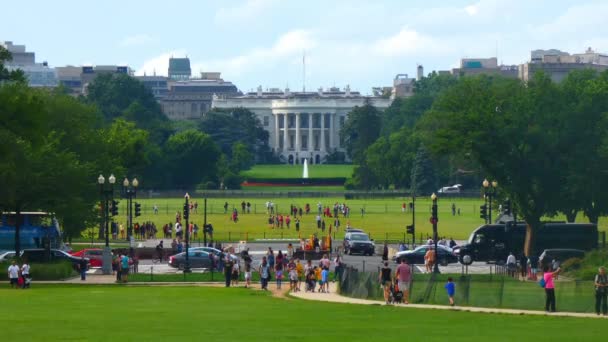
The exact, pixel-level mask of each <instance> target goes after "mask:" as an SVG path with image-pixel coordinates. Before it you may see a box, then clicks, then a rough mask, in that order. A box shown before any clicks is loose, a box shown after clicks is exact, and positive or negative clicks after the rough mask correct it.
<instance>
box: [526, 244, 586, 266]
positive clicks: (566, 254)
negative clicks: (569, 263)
mask: <svg viewBox="0 0 608 342" xmlns="http://www.w3.org/2000/svg"><path fill="white" fill-rule="evenodd" d="M584 257H585V251H583V250H580V249H569V248H554V249H545V250H544V251H543V253H542V254H541V255H540V257H539V258H538V264H539V266H540V269H541V270H542V269H544V268H545V267H547V266H548V267H551V263H552V262H553V259H555V260H557V261H558V262H559V263H560V264H561V263H563V262H564V261H566V260H568V259H571V258H579V259H582V258H584Z"/></svg>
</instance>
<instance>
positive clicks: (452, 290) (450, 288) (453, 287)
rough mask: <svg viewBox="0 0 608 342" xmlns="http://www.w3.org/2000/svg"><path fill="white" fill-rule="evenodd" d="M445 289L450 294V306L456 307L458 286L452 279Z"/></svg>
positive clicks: (449, 279) (450, 278)
mask: <svg viewBox="0 0 608 342" xmlns="http://www.w3.org/2000/svg"><path fill="white" fill-rule="evenodd" d="M445 289H446V291H447V292H448V297H449V298H450V305H451V306H454V293H456V284H454V281H453V279H452V277H449V278H448V282H447V283H446V284H445Z"/></svg>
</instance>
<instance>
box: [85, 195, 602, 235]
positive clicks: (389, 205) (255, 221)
mask: <svg viewBox="0 0 608 342" xmlns="http://www.w3.org/2000/svg"><path fill="white" fill-rule="evenodd" d="M192 200H193V201H197V202H198V204H199V208H198V211H197V212H196V213H192V214H191V221H192V222H195V223H197V224H198V225H199V226H202V223H203V199H202V198H200V197H198V198H197V197H193V198H192ZM268 200H272V201H273V202H274V203H275V204H276V208H277V210H278V211H279V212H281V213H286V212H287V211H289V206H290V205H291V204H293V205H296V206H301V207H304V205H305V204H306V203H309V204H310V206H311V209H312V210H311V214H310V215H304V217H303V218H302V222H301V225H300V227H301V229H300V234H299V235H300V236H308V235H310V234H313V233H316V232H318V230H317V228H316V223H315V215H316V205H317V203H318V202H321V203H322V204H323V205H329V206H333V204H334V203H336V202H339V203H346V204H347V205H348V206H349V207H350V208H351V217H350V218H347V219H345V218H340V222H341V229H340V231H339V232H338V233H337V234H336V237H337V238H341V237H342V236H343V235H342V234H343V230H344V227H345V226H346V223H347V222H349V221H350V225H351V226H353V227H358V228H363V229H365V230H366V231H368V232H370V233H371V235H372V238H373V239H375V240H377V241H382V240H384V239H385V238H389V239H402V238H403V236H404V232H405V226H406V225H408V224H411V220H412V215H411V213H402V212H401V205H402V203H403V202H404V201H405V202H409V201H410V198H406V199H403V198H394V199H373V200H369V199H368V200H345V199H344V198H243V199H236V198H228V199H223V198H212V199H209V200H208V205H207V208H208V215H207V221H208V222H210V223H212V224H213V226H214V228H215V238H216V239H218V240H220V241H226V240H231V241H239V240H246V239H247V240H252V239H259V238H281V237H283V238H287V237H291V238H297V237H298V236H299V235H298V233H297V232H295V227H294V224H293V222H292V227H291V229H287V228H284V229H270V228H269V226H268V223H267V220H268V215H267V214H266V208H265V202H266V201H268ZM136 201H137V202H140V203H141V204H142V206H141V208H142V216H140V217H138V218H134V222H140V223H141V222H145V221H152V222H155V223H156V225H157V226H158V228H159V229H161V228H162V225H164V224H166V223H174V222H175V214H176V212H178V211H180V212H181V211H182V208H183V199H167V198H158V199H142V198H138V199H136ZM242 201H245V202H247V201H249V202H251V210H252V213H251V214H241V215H239V221H238V222H237V223H234V222H232V221H231V220H230V212H231V210H232V208H233V207H236V208H237V209H238V210H239V212H240V203H241V202H242ZM225 202H228V204H229V210H228V213H226V214H224V209H223V205H224V203H225ZM452 203H454V204H455V205H456V206H457V207H458V208H460V210H461V215H460V216H458V215H456V216H452V214H451V205H452ZM155 204H156V205H158V207H159V212H158V214H156V215H155V214H154V213H153V210H152V208H153V206H154V205H155ZM481 204H483V201H482V200H481V199H448V198H446V199H439V202H438V210H439V224H438V230H439V234H440V235H445V236H447V237H450V236H451V237H454V238H455V239H466V238H468V236H469V235H470V233H471V232H472V231H473V230H474V229H475V228H477V227H478V226H480V225H482V224H483V220H482V219H480V218H479V206H480V205H481ZM361 208H365V215H364V216H363V217H362V216H361V211H360V210H361ZM125 209H126V201H124V200H122V201H120V207H119V216H117V217H116V218H115V219H116V220H117V221H119V222H121V223H123V224H126V218H125V213H126V210H125ZM430 210H431V201H430V199H427V198H419V199H417V200H416V232H417V238H419V237H420V234H422V235H423V236H426V235H427V234H428V235H431V234H432V225H431V224H430V222H429V217H430V215H431V214H430ZM559 219H562V220H563V219H564V218H563V217H556V218H554V220H559ZM578 220H579V221H580V222H585V218H584V217H583V216H582V215H579V216H578ZM325 221H326V226H327V227H329V224H333V218H332V219H329V218H326V219H325ZM607 226H608V220H607V219H606V217H603V218H601V219H600V230H606V227H607ZM85 234H86V232H85ZM198 238H199V239H202V236H200V235H199V237H198ZM406 238H409V237H406ZM195 240H196V239H195ZM83 242H87V240H86V239H85V241H83Z"/></svg>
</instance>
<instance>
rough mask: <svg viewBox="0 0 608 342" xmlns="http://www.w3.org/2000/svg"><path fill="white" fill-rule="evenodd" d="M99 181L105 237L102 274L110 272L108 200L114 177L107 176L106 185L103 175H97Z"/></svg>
mask: <svg viewBox="0 0 608 342" xmlns="http://www.w3.org/2000/svg"><path fill="white" fill-rule="evenodd" d="M97 183H99V193H100V195H101V200H102V206H103V217H104V218H103V221H104V234H105V238H106V245H105V247H104V249H103V265H102V272H103V274H112V250H111V249H110V210H109V209H110V201H113V200H114V183H116V177H114V175H113V174H111V175H110V177H109V178H108V186H106V179H105V177H104V176H103V175H99V177H98V178H97Z"/></svg>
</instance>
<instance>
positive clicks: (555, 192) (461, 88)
mask: <svg viewBox="0 0 608 342" xmlns="http://www.w3.org/2000/svg"><path fill="white" fill-rule="evenodd" d="M561 108H562V101H561V97H560V94H559V91H558V89H557V87H556V86H555V84H553V83H552V82H551V80H550V79H549V78H548V77H547V76H546V75H543V74H540V73H539V74H537V75H535V78H534V79H533V80H531V81H530V82H528V83H527V84H523V83H522V82H521V81H519V80H508V79H503V78H500V77H490V76H480V77H473V78H468V77H467V78H464V79H463V80H462V81H460V82H458V84H457V85H455V86H453V87H451V88H450V89H448V90H447V91H446V92H445V93H444V94H443V95H441V96H440V97H439V99H438V100H437V101H436V102H435V103H434V105H433V109H432V110H431V111H430V112H428V113H427V114H426V115H425V117H424V118H423V120H424V122H423V123H422V126H423V127H424V129H425V130H426V131H427V132H428V134H427V137H430V139H431V148H432V149H433V150H434V151H436V152H439V153H441V152H443V153H446V152H448V153H450V152H451V153H460V154H467V153H468V154H470V156H471V157H472V158H474V159H475V160H476V161H478V162H479V165H480V166H481V167H482V169H483V170H484V171H485V172H486V174H487V176H488V177H491V178H492V179H496V180H497V181H498V183H499V184H500V186H501V189H502V190H503V191H504V193H505V194H506V195H507V196H509V197H510V198H511V199H512V201H513V202H514V203H515V205H516V207H517V208H518V212H519V213H520V214H521V216H522V217H523V218H524V219H525V220H526V222H527V223H528V229H527V234H526V246H525V249H526V253H527V255H531V253H532V251H533V247H534V238H535V232H536V231H537V229H538V228H539V227H540V224H541V217H542V216H543V215H545V214H552V213H554V212H555V211H556V210H557V208H558V200H557V198H558V197H559V189H560V187H561V185H562V184H561V181H562V178H561V177H560V175H559V172H556V171H558V170H559V166H560V162H559V160H558V158H555V157H551V156H557V155H558V154H559V153H560V151H559V138H560V131H559V127H558V125H555V115H556V113H560V110H561Z"/></svg>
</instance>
